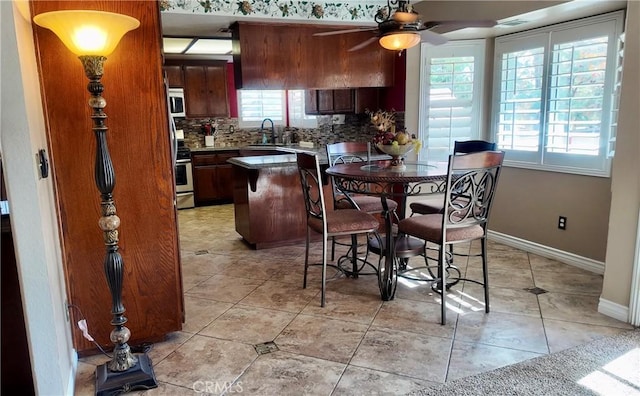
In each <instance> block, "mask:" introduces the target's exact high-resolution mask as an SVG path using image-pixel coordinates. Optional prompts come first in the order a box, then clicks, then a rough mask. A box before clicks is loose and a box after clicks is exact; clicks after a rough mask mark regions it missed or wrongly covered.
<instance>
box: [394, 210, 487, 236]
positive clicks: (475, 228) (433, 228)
mask: <svg viewBox="0 0 640 396" xmlns="http://www.w3.org/2000/svg"><path fill="white" fill-rule="evenodd" d="M398 231H400V232H403V233H405V234H408V235H412V236H415V237H417V238H420V239H424V240H425V241H429V242H433V243H440V242H441V239H442V214H428V215H424V216H415V217H408V218H406V219H403V220H400V223H399V224H398ZM483 235H484V230H483V229H482V227H481V226H480V225H478V224H473V225H470V226H468V227H456V228H447V240H446V241H445V242H455V241H464V240H469V239H477V238H482V237H483Z"/></svg>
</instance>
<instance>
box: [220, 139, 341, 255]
mask: <svg viewBox="0 0 640 396" xmlns="http://www.w3.org/2000/svg"><path fill="white" fill-rule="evenodd" d="M252 150H254V152H252V153H250V154H251V155H252V156H249V157H237V158H231V159H229V160H228V162H229V163H230V164H232V166H233V178H234V186H233V204H234V210H235V222H236V231H237V232H238V233H239V234H240V235H241V236H242V238H243V239H244V240H245V241H246V242H247V243H248V244H250V245H251V246H252V247H254V248H255V249H265V248H271V247H276V246H285V245H293V244H299V243H304V240H305V237H306V232H307V222H306V210H305V206H304V200H303V198H302V187H301V186H300V177H299V176H298V167H297V165H296V155H295V152H296V151H305V152H309V151H311V152H316V153H318V155H320V157H321V163H324V164H325V166H327V160H326V154H325V153H324V152H317V151H314V150H313V149H302V148H292V147H277V148H275V150H276V152H278V154H276V155H259V152H258V150H257V149H255V148H253V149H252ZM273 150H274V149H271V150H270V151H271V152H273ZM254 154H257V155H254ZM324 185H325V186H324V194H325V199H326V206H327V210H333V194H332V192H331V184H330V183H329V182H328V180H325V183H324ZM314 239H321V235H319V234H318V235H316V236H315V237H314Z"/></svg>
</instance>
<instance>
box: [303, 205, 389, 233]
mask: <svg viewBox="0 0 640 396" xmlns="http://www.w3.org/2000/svg"><path fill="white" fill-rule="evenodd" d="M325 216H326V218H327V232H329V233H330V234H347V233H353V234H355V233H359V232H371V231H373V230H376V229H377V228H378V226H379V225H380V223H379V222H378V220H377V219H376V218H375V217H373V216H372V215H370V214H369V213H365V212H363V211H361V210H358V209H341V210H334V211H329V212H327V213H325ZM309 227H311V229H312V230H314V231H316V232H318V233H321V234H322V220H321V219H316V218H309Z"/></svg>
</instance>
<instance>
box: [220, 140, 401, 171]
mask: <svg viewBox="0 0 640 396" xmlns="http://www.w3.org/2000/svg"><path fill="white" fill-rule="evenodd" d="M265 148H271V149H275V150H277V151H283V152H286V153H290V154H276V155H260V156H251V157H234V158H230V159H228V160H227V162H228V163H230V164H233V165H237V166H240V167H243V168H246V169H262V168H277V167H283V166H292V165H295V164H296V156H295V153H298V152H306V153H312V154H317V155H318V158H319V160H320V164H321V165H327V164H328V162H329V161H328V160H327V153H326V151H325V149H324V148H322V149H320V148H306V147H299V146H261V145H256V146H245V147H242V149H243V150H247V149H249V150H250V149H256V150H260V149H262V150H264V149H265ZM388 158H389V156H388V155H385V154H383V155H379V154H373V155H372V156H371V159H374V160H377V159H388Z"/></svg>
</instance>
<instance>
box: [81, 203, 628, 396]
mask: <svg viewBox="0 0 640 396" xmlns="http://www.w3.org/2000/svg"><path fill="white" fill-rule="evenodd" d="M179 227H180V243H181V252H182V268H183V284H184V295H185V298H184V299H185V310H186V323H184V326H183V329H182V331H179V332H175V333H172V334H169V335H168V337H167V340H166V341H165V342H162V343H159V344H156V345H154V347H153V349H152V350H151V351H150V353H149V355H150V357H151V359H152V360H153V365H154V370H155V373H156V376H157V379H158V381H159V387H158V388H157V389H153V390H149V391H146V392H140V393H148V394H152V395H196V394H198V395H199V394H206V395H217V394H224V393H226V394H234V393H244V394H249V395H303V394H308V395H374V394H393V395H395V394H404V393H407V392H411V391H413V390H416V389H419V388H421V387H422V386H424V385H427V384H431V383H434V382H435V383H442V382H445V381H451V380H454V379H458V378H461V377H465V376H469V375H473V374H477V373H481V372H484V371H488V370H492V369H495V368H498V367H502V366H506V365H510V364H514V363H517V362H520V361H523V360H526V359H531V358H533V357H536V356H540V355H544V354H548V353H553V352H557V351H560V350H563V349H565V348H569V347H572V346H575V345H579V344H582V343H586V342H589V341H590V340H592V339H595V338H598V337H600V336H604V335H611V334H615V333H618V332H621V331H625V330H627V329H630V328H631V326H629V325H627V324H625V323H623V322H619V321H616V320H614V319H611V318H609V317H607V316H604V315H602V314H599V313H598V312H597V304H598V297H599V295H600V291H601V285H602V277H601V276H600V275H596V274H593V273H590V272H587V271H584V270H581V269H578V268H575V267H572V266H569V265H566V264H562V263H559V262H556V261H553V260H549V259H546V258H543V257H540V256H537V255H534V254H530V253H526V252H522V251H519V250H516V249H513V248H510V247H507V246H504V245H500V244H497V243H491V242H490V243H489V267H490V269H489V278H490V284H491V288H490V294H491V313H490V314H485V313H484V307H483V298H482V288H481V287H480V286H478V285H475V284H472V283H469V282H467V283H466V284H459V285H457V286H455V287H454V288H453V289H452V291H451V293H450V294H449V298H448V301H447V306H448V311H447V319H448V321H447V324H446V325H444V326H442V325H440V324H439V317H440V316H439V315H440V305H439V299H438V295H437V294H434V293H432V292H431V290H430V288H429V287H428V285H426V284H425V283H424V282H422V283H419V282H414V281H408V280H405V279H401V280H400V281H399V284H398V290H397V293H396V298H395V299H394V300H392V301H385V302H383V301H381V299H380V294H379V291H378V288H377V282H376V279H375V277H374V276H361V277H359V278H358V279H353V278H345V277H338V278H335V279H333V280H331V281H329V282H328V291H327V305H326V307H325V308H320V296H319V292H320V277H319V267H312V268H311V270H310V278H309V283H308V287H307V289H302V271H303V263H304V244H303V245H300V246H289V247H283V248H274V249H267V250H259V251H256V250H252V249H250V248H248V247H247V245H245V244H244V243H243V242H242V241H241V239H240V237H239V235H238V234H236V232H235V228H234V219H233V206H232V205H222V206H210V207H203V208H196V209H189V210H182V211H180V212H179ZM460 249H461V250H467V251H468V250H469V249H472V250H474V249H477V248H476V246H471V247H469V246H466V247H461V248H460ZM320 250H321V245H320V244H315V245H314V251H315V254H314V258H315V260H316V262H318V261H320ZM412 260H417V259H412ZM456 264H457V265H458V266H460V269H461V271H463V272H465V271H466V275H467V277H477V276H479V275H480V274H481V271H480V266H479V264H480V262H479V260H478V258H474V257H472V258H469V259H466V258H461V257H456ZM532 287H540V288H543V289H545V290H547V292H546V293H544V294H540V295H535V294H533V293H531V292H529V291H526V290H524V289H526V288H532ZM265 342H273V343H275V345H276V347H277V351H273V352H270V353H265V354H258V353H257V352H256V349H255V345H256V344H261V343H265ZM105 360H106V358H103V357H102V356H93V357H89V358H83V359H81V361H80V363H79V369H78V375H77V381H76V394H78V395H85V394H87V395H88V394H93V392H94V372H95V365H96V364H102V363H103V362H104V361H105Z"/></svg>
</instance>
